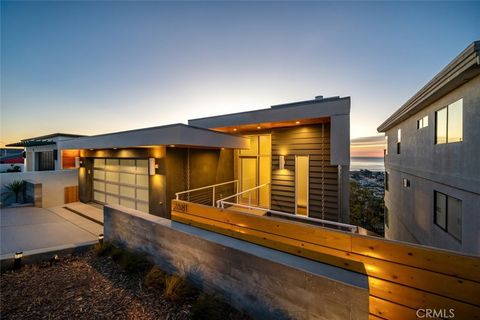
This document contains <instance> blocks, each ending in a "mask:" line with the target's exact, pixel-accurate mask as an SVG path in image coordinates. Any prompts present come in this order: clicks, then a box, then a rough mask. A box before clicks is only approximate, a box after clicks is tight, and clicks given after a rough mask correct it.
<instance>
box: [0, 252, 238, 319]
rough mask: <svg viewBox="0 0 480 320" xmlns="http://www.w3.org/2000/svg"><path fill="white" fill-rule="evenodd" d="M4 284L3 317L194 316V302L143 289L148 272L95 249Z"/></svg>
mask: <svg viewBox="0 0 480 320" xmlns="http://www.w3.org/2000/svg"><path fill="white" fill-rule="evenodd" d="M0 282H1V306H0V316H1V319H115V320H116V319H172V320H175V319H189V316H190V309H191V304H192V303H193V301H190V302H189V301H186V302H183V303H181V304H173V303H169V302H168V301H166V300H164V299H163V298H162V296H161V295H160V294H159V293H157V292H153V291H152V290H148V289H147V288H145V287H144V284H143V275H141V274H140V275H138V274H137V275H131V274H127V273H125V272H124V271H123V269H122V268H121V267H120V266H118V265H117V264H116V263H115V262H113V261H112V260H111V259H110V258H108V257H97V256H96V254H95V253H94V252H87V253H84V254H81V255H78V256H72V257H67V258H64V259H62V260H60V261H59V262H57V263H56V264H55V265H53V266H50V265H49V264H44V265H32V266H25V267H23V268H22V269H21V270H19V271H16V272H7V273H4V274H2V275H1V281H0ZM235 318H236V317H235Z"/></svg>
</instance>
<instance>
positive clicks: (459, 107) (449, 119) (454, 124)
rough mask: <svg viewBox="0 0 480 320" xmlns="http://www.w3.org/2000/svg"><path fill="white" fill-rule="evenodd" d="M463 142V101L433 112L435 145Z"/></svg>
mask: <svg viewBox="0 0 480 320" xmlns="http://www.w3.org/2000/svg"><path fill="white" fill-rule="evenodd" d="M461 141H463V99H460V100H458V101H455V102H454V103H452V104H449V105H448V106H446V107H445V108H443V109H440V110H438V111H437V112H435V143H436V144H444V143H453V142H461Z"/></svg>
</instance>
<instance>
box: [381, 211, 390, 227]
mask: <svg viewBox="0 0 480 320" xmlns="http://www.w3.org/2000/svg"><path fill="white" fill-rule="evenodd" d="M383 219H384V221H385V225H386V226H387V228H389V227H390V226H389V220H390V217H389V214H388V208H387V207H385V209H384V212H383Z"/></svg>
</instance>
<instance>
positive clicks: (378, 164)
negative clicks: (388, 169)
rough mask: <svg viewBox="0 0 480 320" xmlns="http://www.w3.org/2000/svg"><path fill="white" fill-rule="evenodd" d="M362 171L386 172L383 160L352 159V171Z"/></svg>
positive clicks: (372, 158) (371, 158)
mask: <svg viewBox="0 0 480 320" xmlns="http://www.w3.org/2000/svg"><path fill="white" fill-rule="evenodd" d="M360 169H366V170H370V171H385V166H384V163H383V158H374V157H350V171H358V170H360Z"/></svg>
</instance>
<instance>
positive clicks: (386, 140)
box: [385, 136, 388, 155]
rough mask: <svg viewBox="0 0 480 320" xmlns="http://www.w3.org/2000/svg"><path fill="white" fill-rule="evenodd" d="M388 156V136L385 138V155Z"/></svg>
mask: <svg viewBox="0 0 480 320" xmlns="http://www.w3.org/2000/svg"><path fill="white" fill-rule="evenodd" d="M387 154H388V136H385V155H387Z"/></svg>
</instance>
